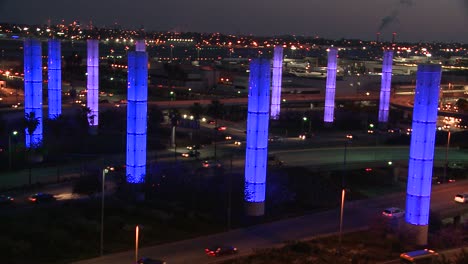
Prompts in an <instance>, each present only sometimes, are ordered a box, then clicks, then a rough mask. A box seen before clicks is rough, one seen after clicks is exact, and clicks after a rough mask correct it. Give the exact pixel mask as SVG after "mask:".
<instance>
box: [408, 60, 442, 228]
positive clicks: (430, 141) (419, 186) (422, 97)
mask: <svg viewBox="0 0 468 264" xmlns="http://www.w3.org/2000/svg"><path fill="white" fill-rule="evenodd" d="M441 73H442V71H441V66H440V65H435V64H427V65H419V66H418V73H417V78H416V90H415V92H416V94H415V97H414V108H413V124H412V129H413V131H412V133H411V146H410V159H409V167H408V186H407V191H406V215H405V219H406V222H408V223H410V224H413V225H427V224H428V223H429V206H430V199H431V183H432V168H433V162H434V143H435V132H436V121H437V106H438V101H439V90H440V78H441Z"/></svg>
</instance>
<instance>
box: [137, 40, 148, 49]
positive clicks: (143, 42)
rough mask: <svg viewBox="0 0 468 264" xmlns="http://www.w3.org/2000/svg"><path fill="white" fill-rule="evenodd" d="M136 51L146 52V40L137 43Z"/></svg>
mask: <svg viewBox="0 0 468 264" xmlns="http://www.w3.org/2000/svg"><path fill="white" fill-rule="evenodd" d="M135 51H146V41H145V40H144V39H139V40H137V41H136V42H135Z"/></svg>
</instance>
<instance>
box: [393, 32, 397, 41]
mask: <svg viewBox="0 0 468 264" xmlns="http://www.w3.org/2000/svg"><path fill="white" fill-rule="evenodd" d="M395 38H396V32H393V33H392V43H395Z"/></svg>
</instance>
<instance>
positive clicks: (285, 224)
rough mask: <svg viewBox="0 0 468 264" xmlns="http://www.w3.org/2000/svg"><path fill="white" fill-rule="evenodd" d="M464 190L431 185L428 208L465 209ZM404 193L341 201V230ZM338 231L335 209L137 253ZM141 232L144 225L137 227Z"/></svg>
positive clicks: (189, 254) (122, 262) (273, 241)
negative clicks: (460, 196)
mask: <svg viewBox="0 0 468 264" xmlns="http://www.w3.org/2000/svg"><path fill="white" fill-rule="evenodd" d="M466 190H468V181H461V182H457V183H454V184H447V185H438V186H434V187H433V191H432V203H431V209H432V210H434V211H436V212H437V211H443V210H447V209H450V208H453V207H458V208H463V209H464V210H466V209H468V204H456V203H454V202H453V197H454V195H455V194H456V193H458V192H463V191H466ZM404 205H405V193H395V194H391V195H387V196H382V197H378V198H375V199H371V200H361V201H353V202H348V203H346V204H345V212H344V231H349V230H355V229H358V228H365V227H367V226H368V225H369V224H370V223H371V222H372V221H373V219H375V218H376V217H382V216H381V215H380V214H381V211H382V209H383V208H386V207H390V206H398V207H402V208H404ZM338 230H339V210H338V208H336V209H334V210H330V211H325V212H319V213H315V214H309V215H306V216H302V217H297V218H292V219H287V220H282V221H277V222H273V223H268V224H262V225H258V226H253V227H249V228H245V229H237V230H232V231H229V232H225V233H219V234H214V235H210V236H204V237H199V238H195V239H190V240H184V241H178V242H173V243H168V244H162V245H158V246H152V247H146V248H142V249H140V250H139V255H140V256H149V257H152V258H161V259H164V260H166V261H167V263H168V264H179V263H180V264H182V263H192V264H198V263H200V264H201V263H216V262H218V261H219V260H221V259H227V258H230V256H227V257H221V258H213V257H209V256H206V255H205V253H204V248H205V247H207V246H211V245H213V244H229V245H233V246H236V247H238V248H239V252H240V254H239V255H247V254H251V253H252V252H253V249H258V248H268V247H273V246H279V245H282V244H283V243H284V242H285V241H291V240H303V239H309V238H312V237H314V236H317V235H324V234H333V233H335V234H336V232H338ZM141 232H142V233H144V228H143V229H142V230H141ZM134 258H135V252H134V251H127V252H121V253H116V254H109V255H106V256H104V257H100V258H95V259H89V260H83V261H79V262H75V264H128V263H133V262H132V261H134Z"/></svg>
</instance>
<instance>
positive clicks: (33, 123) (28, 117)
mask: <svg viewBox="0 0 468 264" xmlns="http://www.w3.org/2000/svg"><path fill="white" fill-rule="evenodd" d="M23 121H24V124H23V126H24V128H26V130H27V131H28V134H29V142H30V143H29V148H36V147H37V145H38V144H40V142H34V141H33V133H34V131H35V130H36V129H37V127H38V126H39V124H40V123H39V122H40V121H39V118H38V117H36V113H35V112H29V113H26V114H24V120H23Z"/></svg>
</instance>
